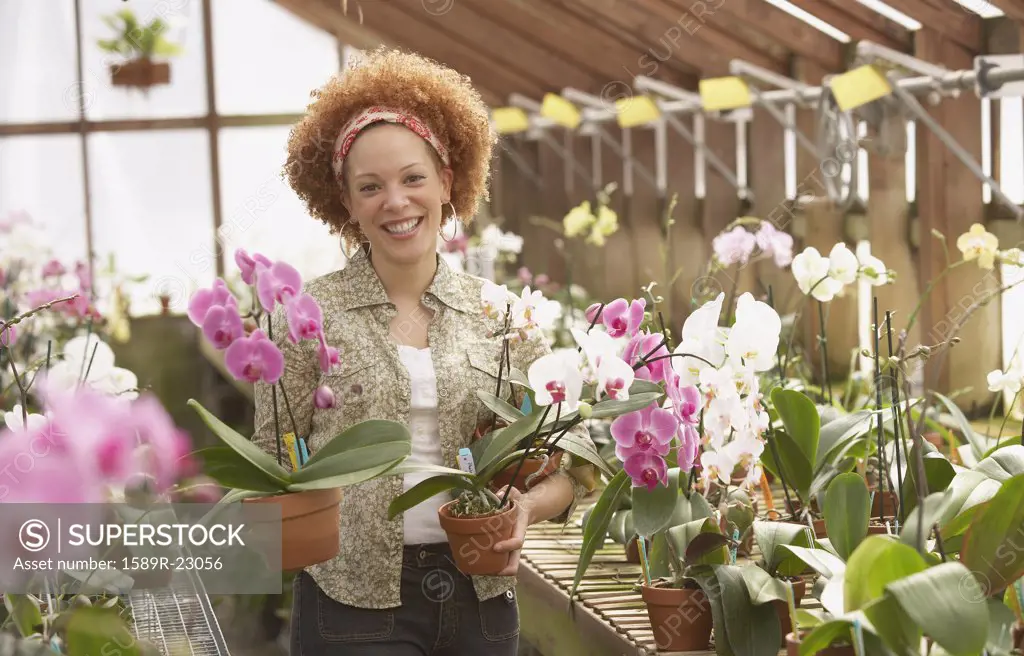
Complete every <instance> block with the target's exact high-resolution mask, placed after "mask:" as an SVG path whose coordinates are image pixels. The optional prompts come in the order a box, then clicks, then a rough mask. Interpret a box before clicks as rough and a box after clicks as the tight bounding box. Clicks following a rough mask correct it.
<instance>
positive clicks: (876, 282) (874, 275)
mask: <svg viewBox="0 0 1024 656" xmlns="http://www.w3.org/2000/svg"><path fill="white" fill-rule="evenodd" d="M859 277H860V279H861V280H864V281H866V282H868V283H871V285H872V286H873V287H881V286H882V285H885V284H888V282H889V270H888V269H886V268H885V263H884V262H882V260H880V259H878V258H877V257H875V256H874V255H865V256H864V257H862V258H861V260H860V276H859Z"/></svg>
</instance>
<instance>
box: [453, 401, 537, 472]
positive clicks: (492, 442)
mask: <svg viewBox="0 0 1024 656" xmlns="http://www.w3.org/2000/svg"><path fill="white" fill-rule="evenodd" d="M549 414H550V413H549ZM543 416H544V409H543V408H539V407H535V408H534V409H533V412H531V413H530V414H528V415H525V416H524V417H523V418H521V419H518V420H516V421H515V422H513V423H511V424H509V425H508V426H506V427H505V428H502V429H501V430H498V431H495V432H494V433H492V434H491V435H488V436H485V437H484V438H483V439H482V440H480V441H479V442H478V443H477V444H478V445H479V447H478V448H477V449H472V447H471V449H472V451H473V457H474V458H475V464H476V470H477V471H483V470H484V469H486V468H487V466H488V465H490V464H491V463H493V462H497V461H498V460H501V459H502V458H503V457H505V456H506V455H507V454H509V453H511V452H512V451H514V450H515V449H516V447H517V446H518V445H519V443H520V442H522V441H523V439H524V438H526V437H529V436H530V435H532V434H533V433H534V431H536V430H537V428H538V427H539V426H540V420H541V417H543ZM485 440H486V442H485ZM474 446H476V445H474ZM478 453H479V455H477V454H478Z"/></svg>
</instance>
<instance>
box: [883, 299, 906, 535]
mask: <svg viewBox="0 0 1024 656" xmlns="http://www.w3.org/2000/svg"><path fill="white" fill-rule="evenodd" d="M885 331H886V336H887V339H888V341H889V357H890V358H891V357H892V353H893V351H892V312H891V311H890V310H886V311H885ZM890 365H891V362H890ZM892 408H893V417H892V426H893V431H894V432H895V434H896V435H895V440H894V442H893V444H894V445H895V448H896V482H897V484H898V485H899V493H900V494H899V496H900V523H902V524H905V523H906V522H907V514H906V512H905V511H904V507H903V487H904V480H903V463H902V462H900V443H901V441H902V440H903V421H902V419H901V417H900V371H899V369H894V371H893V374H892ZM903 456H904V457H906V456H907V445H906V442H903ZM908 468H909V461H908Z"/></svg>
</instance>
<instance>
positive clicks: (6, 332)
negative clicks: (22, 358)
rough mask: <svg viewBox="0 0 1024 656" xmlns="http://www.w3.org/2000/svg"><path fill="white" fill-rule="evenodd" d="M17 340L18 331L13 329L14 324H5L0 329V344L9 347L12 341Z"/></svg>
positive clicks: (12, 344) (12, 343)
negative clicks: (4, 326) (5, 325)
mask: <svg viewBox="0 0 1024 656" xmlns="http://www.w3.org/2000/svg"><path fill="white" fill-rule="evenodd" d="M17 341H18V331H17V330H15V326H7V327H6V328H4V329H2V330H0V346H6V347H7V348H11V347H12V346H14V343H15V342H17Z"/></svg>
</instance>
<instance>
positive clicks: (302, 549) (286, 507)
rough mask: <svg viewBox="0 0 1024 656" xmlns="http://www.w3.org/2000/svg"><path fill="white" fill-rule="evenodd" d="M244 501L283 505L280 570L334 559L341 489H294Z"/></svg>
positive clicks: (337, 549) (337, 540)
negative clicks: (298, 490)
mask: <svg viewBox="0 0 1024 656" xmlns="http://www.w3.org/2000/svg"><path fill="white" fill-rule="evenodd" d="M242 503H253V504H267V503H276V504H278V505H279V506H281V570H282V571H284V572H297V571H299V570H302V569H305V568H307V567H310V566H311V565H317V564H319V563H322V562H326V561H328V560H331V559H332V558H334V557H336V556H337V555H338V552H339V551H340V549H341V531H340V528H341V526H340V524H339V518H338V513H339V510H338V505H339V504H340V503H341V488H331V489H327V490H307V491H305V492H291V493H288V494H278V495H275V496H271V497H256V498H253V499H245V500H243V501H242Z"/></svg>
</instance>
